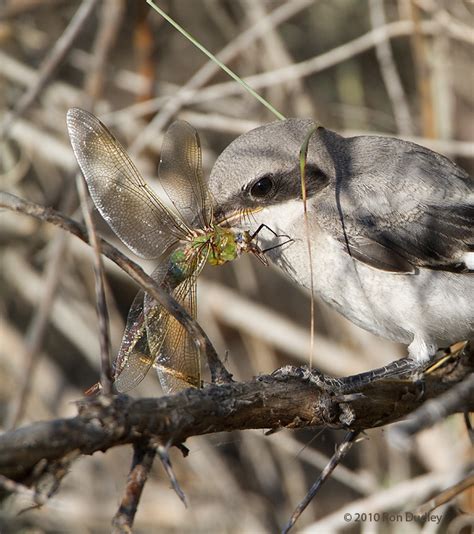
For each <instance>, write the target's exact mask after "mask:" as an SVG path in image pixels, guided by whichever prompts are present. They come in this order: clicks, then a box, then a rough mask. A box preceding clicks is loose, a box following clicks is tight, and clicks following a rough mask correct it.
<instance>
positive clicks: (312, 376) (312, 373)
mask: <svg viewBox="0 0 474 534" xmlns="http://www.w3.org/2000/svg"><path fill="white" fill-rule="evenodd" d="M272 377H274V378H276V379H277V380H287V379H288V378H296V379H298V380H302V381H304V382H310V383H311V384H314V385H315V386H317V387H318V388H320V389H323V390H325V391H331V392H337V391H338V390H339V389H341V386H342V384H343V382H342V381H343V380H344V379H342V378H333V377H330V376H327V375H325V374H323V373H321V371H318V370H317V369H308V368H307V367H296V366H295V365H286V366H285V367H280V369H277V370H276V371H274V372H273V373H272Z"/></svg>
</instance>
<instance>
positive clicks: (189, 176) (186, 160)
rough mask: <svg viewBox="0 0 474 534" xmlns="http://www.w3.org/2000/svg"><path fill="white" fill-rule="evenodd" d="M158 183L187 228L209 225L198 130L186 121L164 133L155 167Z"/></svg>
mask: <svg viewBox="0 0 474 534" xmlns="http://www.w3.org/2000/svg"><path fill="white" fill-rule="evenodd" d="M158 176H159V178H160V183H161V185H162V186H163V188H164V190H165V191H166V193H167V195H168V196H169V198H170V200H171V202H172V203H173V204H174V206H175V208H176V209H177V210H178V212H179V214H180V215H181V217H182V219H183V220H184V221H185V222H186V224H187V225H188V226H190V227H194V228H201V229H204V228H209V226H210V224H211V222H212V206H211V199H210V195H209V190H208V187H207V182H206V180H205V178H204V175H203V172H202V155H201V143H200V141H199V135H198V133H197V131H196V130H195V129H194V128H193V127H192V126H191V125H190V124H188V123H187V122H185V121H176V122H174V123H173V124H172V125H171V126H170V127H169V128H168V131H167V132H166V136H165V139H164V141H163V145H162V148H161V159H160V165H159V168H158Z"/></svg>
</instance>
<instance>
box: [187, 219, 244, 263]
mask: <svg viewBox="0 0 474 534" xmlns="http://www.w3.org/2000/svg"><path fill="white" fill-rule="evenodd" d="M192 247H203V248H206V249H208V250H209V254H208V257H207V261H208V263H210V264H211V265H222V264H223V263H226V262H228V261H233V260H235V259H236V258H237V256H238V254H239V248H238V245H237V240H236V236H235V234H234V233H233V232H232V230H230V229H229V228H222V227H220V226H213V227H212V230H209V231H208V232H206V233H204V234H202V235H199V236H197V237H196V238H195V239H193V243H192Z"/></svg>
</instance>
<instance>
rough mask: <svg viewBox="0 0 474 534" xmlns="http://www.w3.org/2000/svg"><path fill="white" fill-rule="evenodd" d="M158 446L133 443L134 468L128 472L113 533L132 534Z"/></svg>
mask: <svg viewBox="0 0 474 534" xmlns="http://www.w3.org/2000/svg"><path fill="white" fill-rule="evenodd" d="M155 455H156V447H154V446H152V445H150V444H149V443H147V444H143V443H135V444H134V445H133V461H132V468H131V469H130V473H129V474H128V479H127V484H126V486H125V491H124V494H123V496H122V500H121V501H120V506H119V508H118V510H117V513H116V514H115V516H114V518H113V519H112V527H113V528H112V534H130V533H131V532H132V526H133V520H134V518H135V514H136V513H137V508H138V503H139V501H140V497H141V495H142V491H143V488H144V487H145V483H146V481H147V479H148V475H149V474H150V471H151V468H152V466H153V461H154V459H155Z"/></svg>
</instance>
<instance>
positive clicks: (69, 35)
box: [0, 0, 98, 139]
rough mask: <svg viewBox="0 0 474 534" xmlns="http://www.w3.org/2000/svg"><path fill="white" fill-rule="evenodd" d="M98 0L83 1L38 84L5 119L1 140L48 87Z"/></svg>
mask: <svg viewBox="0 0 474 534" xmlns="http://www.w3.org/2000/svg"><path fill="white" fill-rule="evenodd" d="M97 3H98V0H83V1H82V3H81V5H80V6H79V9H78V10H77V11H76V13H75V14H74V17H73V18H72V19H71V22H70V23H69V24H68V26H67V27H66V29H65V30H64V32H63V34H62V35H61V37H60V38H59V39H58V40H57V41H56V44H55V45H54V47H53V49H52V50H51V52H50V53H49V55H48V56H47V58H46V59H45V61H44V62H43V63H42V65H41V66H40V68H39V75H38V78H37V79H36V83H35V84H33V85H32V86H31V87H30V88H29V89H28V90H27V91H26V92H25V93H24V94H23V95H22V96H21V98H20V99H19V100H18V102H17V104H16V105H15V107H14V109H13V111H11V112H10V113H9V114H7V116H6V117H5V119H4V121H3V124H2V125H1V127H0V139H1V138H2V137H4V136H5V134H6V133H7V132H8V130H9V129H10V128H11V126H12V123H13V122H14V121H15V120H16V119H17V118H18V117H20V116H21V115H23V114H24V113H25V111H26V110H27V109H28V108H29V107H30V106H31V104H33V102H34V101H35V100H36V98H38V96H39V95H40V94H41V92H42V91H43V89H44V88H45V87H46V84H47V83H48V81H49V79H50V78H51V76H52V75H53V73H54V71H55V70H56V69H57V67H58V66H59V65H60V63H61V61H62V60H63V59H64V57H65V55H66V54H67V53H68V52H69V50H70V49H71V47H72V45H73V44H74V41H75V40H76V37H77V36H78V35H79V32H80V31H81V30H82V28H83V27H84V24H85V23H86V21H87V19H88V18H89V16H90V14H91V13H92V11H93V10H94V7H95V6H96V4H97Z"/></svg>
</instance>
